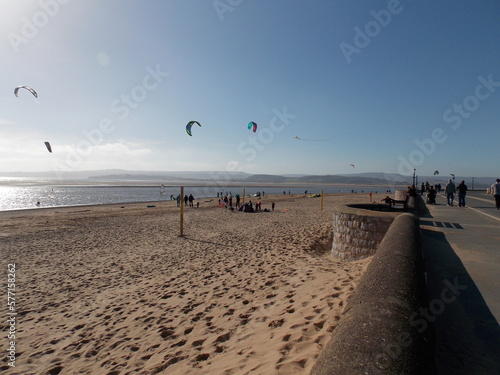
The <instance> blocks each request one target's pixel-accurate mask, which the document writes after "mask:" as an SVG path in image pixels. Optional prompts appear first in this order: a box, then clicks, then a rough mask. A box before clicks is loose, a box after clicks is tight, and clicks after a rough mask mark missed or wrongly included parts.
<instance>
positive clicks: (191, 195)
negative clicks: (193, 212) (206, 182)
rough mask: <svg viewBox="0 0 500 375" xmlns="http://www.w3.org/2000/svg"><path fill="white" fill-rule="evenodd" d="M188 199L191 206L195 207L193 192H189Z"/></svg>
mask: <svg viewBox="0 0 500 375" xmlns="http://www.w3.org/2000/svg"><path fill="white" fill-rule="evenodd" d="M188 200H189V207H194V206H193V201H194V197H193V194H189V198H188Z"/></svg>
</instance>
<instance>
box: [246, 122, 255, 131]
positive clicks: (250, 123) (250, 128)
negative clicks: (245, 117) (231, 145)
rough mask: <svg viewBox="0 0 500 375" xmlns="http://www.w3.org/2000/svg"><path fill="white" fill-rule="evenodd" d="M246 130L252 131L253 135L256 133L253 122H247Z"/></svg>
mask: <svg viewBox="0 0 500 375" xmlns="http://www.w3.org/2000/svg"><path fill="white" fill-rule="evenodd" d="M248 130H252V131H253V132H254V133H255V132H256V131H257V124H256V123H255V122H253V121H251V122H249V123H248Z"/></svg>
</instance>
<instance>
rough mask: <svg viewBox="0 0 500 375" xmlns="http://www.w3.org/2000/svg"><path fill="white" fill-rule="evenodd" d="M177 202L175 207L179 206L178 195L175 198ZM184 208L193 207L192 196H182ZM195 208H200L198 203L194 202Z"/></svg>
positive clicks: (179, 196)
mask: <svg viewBox="0 0 500 375" xmlns="http://www.w3.org/2000/svg"><path fill="white" fill-rule="evenodd" d="M175 199H176V201H177V207H180V206H181V195H180V194H179V195H178V196H177V198H175ZM183 200H184V207H188V206H189V207H194V201H195V198H194V197H193V194H189V196H188V195H187V194H186V195H184V198H183ZM196 207H197V208H198V207H200V202H196Z"/></svg>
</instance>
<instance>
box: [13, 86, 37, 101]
mask: <svg viewBox="0 0 500 375" xmlns="http://www.w3.org/2000/svg"><path fill="white" fill-rule="evenodd" d="M19 89H26V90H28V91H29V92H31V93H32V94H33V96H34V97H35V98H38V94H37V93H36V91H35V90H33V89H32V88H31V87H28V86H17V87H16V88H15V89H14V95H16V96H19V95H18V91H19Z"/></svg>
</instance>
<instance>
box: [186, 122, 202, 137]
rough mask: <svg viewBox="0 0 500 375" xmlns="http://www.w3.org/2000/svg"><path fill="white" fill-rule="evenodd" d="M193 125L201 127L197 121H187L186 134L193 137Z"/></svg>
mask: <svg viewBox="0 0 500 375" xmlns="http://www.w3.org/2000/svg"><path fill="white" fill-rule="evenodd" d="M194 124H197V125H198V126H201V124H200V123H199V122H198V121H189V122H188V123H187V125H186V133H188V134H189V135H190V136H193V134H191V128H192V127H193V125H194Z"/></svg>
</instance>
